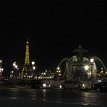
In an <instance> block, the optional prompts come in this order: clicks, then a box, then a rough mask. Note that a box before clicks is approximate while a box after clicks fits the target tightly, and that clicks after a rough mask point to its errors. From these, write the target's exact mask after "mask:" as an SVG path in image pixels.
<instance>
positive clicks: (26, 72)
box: [21, 40, 32, 79]
mask: <svg viewBox="0 0 107 107" xmlns="http://www.w3.org/2000/svg"><path fill="white" fill-rule="evenodd" d="M31 74H32V65H31V63H30V58H29V42H28V40H27V41H26V51H25V62H24V66H23V69H22V72H21V79H28V78H29V76H31Z"/></svg>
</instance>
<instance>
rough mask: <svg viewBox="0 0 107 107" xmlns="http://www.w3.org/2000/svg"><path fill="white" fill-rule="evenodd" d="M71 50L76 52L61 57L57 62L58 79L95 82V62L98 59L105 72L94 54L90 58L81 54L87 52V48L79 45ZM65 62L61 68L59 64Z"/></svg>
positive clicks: (96, 70)
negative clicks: (67, 56)
mask: <svg viewBox="0 0 107 107" xmlns="http://www.w3.org/2000/svg"><path fill="white" fill-rule="evenodd" d="M73 52H76V53H77V54H76V55H74V56H72V57H70V58H63V59H62V60H61V61H60V63H59V64H58V67H57V68H58V69H60V76H58V80H60V79H64V80H75V81H77V80H78V81H85V82H88V83H90V82H91V84H93V83H94V82H96V81H97V80H98V78H97V73H98V69H97V64H96V61H99V62H100V63H101V65H102V68H103V69H104V72H106V71H107V70H106V67H105V65H104V63H103V62H102V60H101V59H100V58H99V57H97V56H94V57H92V59H93V60H92V59H91V60H90V59H89V58H87V57H84V56H83V53H84V52H87V50H85V49H82V47H81V46H80V45H79V47H78V49H76V50H74V51H73ZM64 62H65V65H64V66H65V68H64V69H63V70H62V69H61V65H62V64H63V63H64Z"/></svg>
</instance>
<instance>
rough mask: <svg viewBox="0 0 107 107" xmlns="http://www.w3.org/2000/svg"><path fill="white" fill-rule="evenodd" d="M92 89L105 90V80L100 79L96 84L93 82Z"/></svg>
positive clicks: (106, 88)
mask: <svg viewBox="0 0 107 107" xmlns="http://www.w3.org/2000/svg"><path fill="white" fill-rule="evenodd" d="M94 89H95V90H96V91H98V92H100V91H107V81H102V82H99V83H97V84H94Z"/></svg>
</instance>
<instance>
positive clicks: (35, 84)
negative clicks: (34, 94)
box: [29, 80, 43, 88]
mask: <svg viewBox="0 0 107 107" xmlns="http://www.w3.org/2000/svg"><path fill="white" fill-rule="evenodd" d="M29 85H30V87H31V88H42V87H43V81H42V80H31V81H30V83H29Z"/></svg>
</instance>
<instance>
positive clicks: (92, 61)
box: [90, 58, 94, 88]
mask: <svg viewBox="0 0 107 107" xmlns="http://www.w3.org/2000/svg"><path fill="white" fill-rule="evenodd" d="M93 63H94V59H93V58H91V59H90V65H91V69H90V72H91V77H90V79H91V80H90V82H91V84H90V85H91V88H93Z"/></svg>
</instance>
